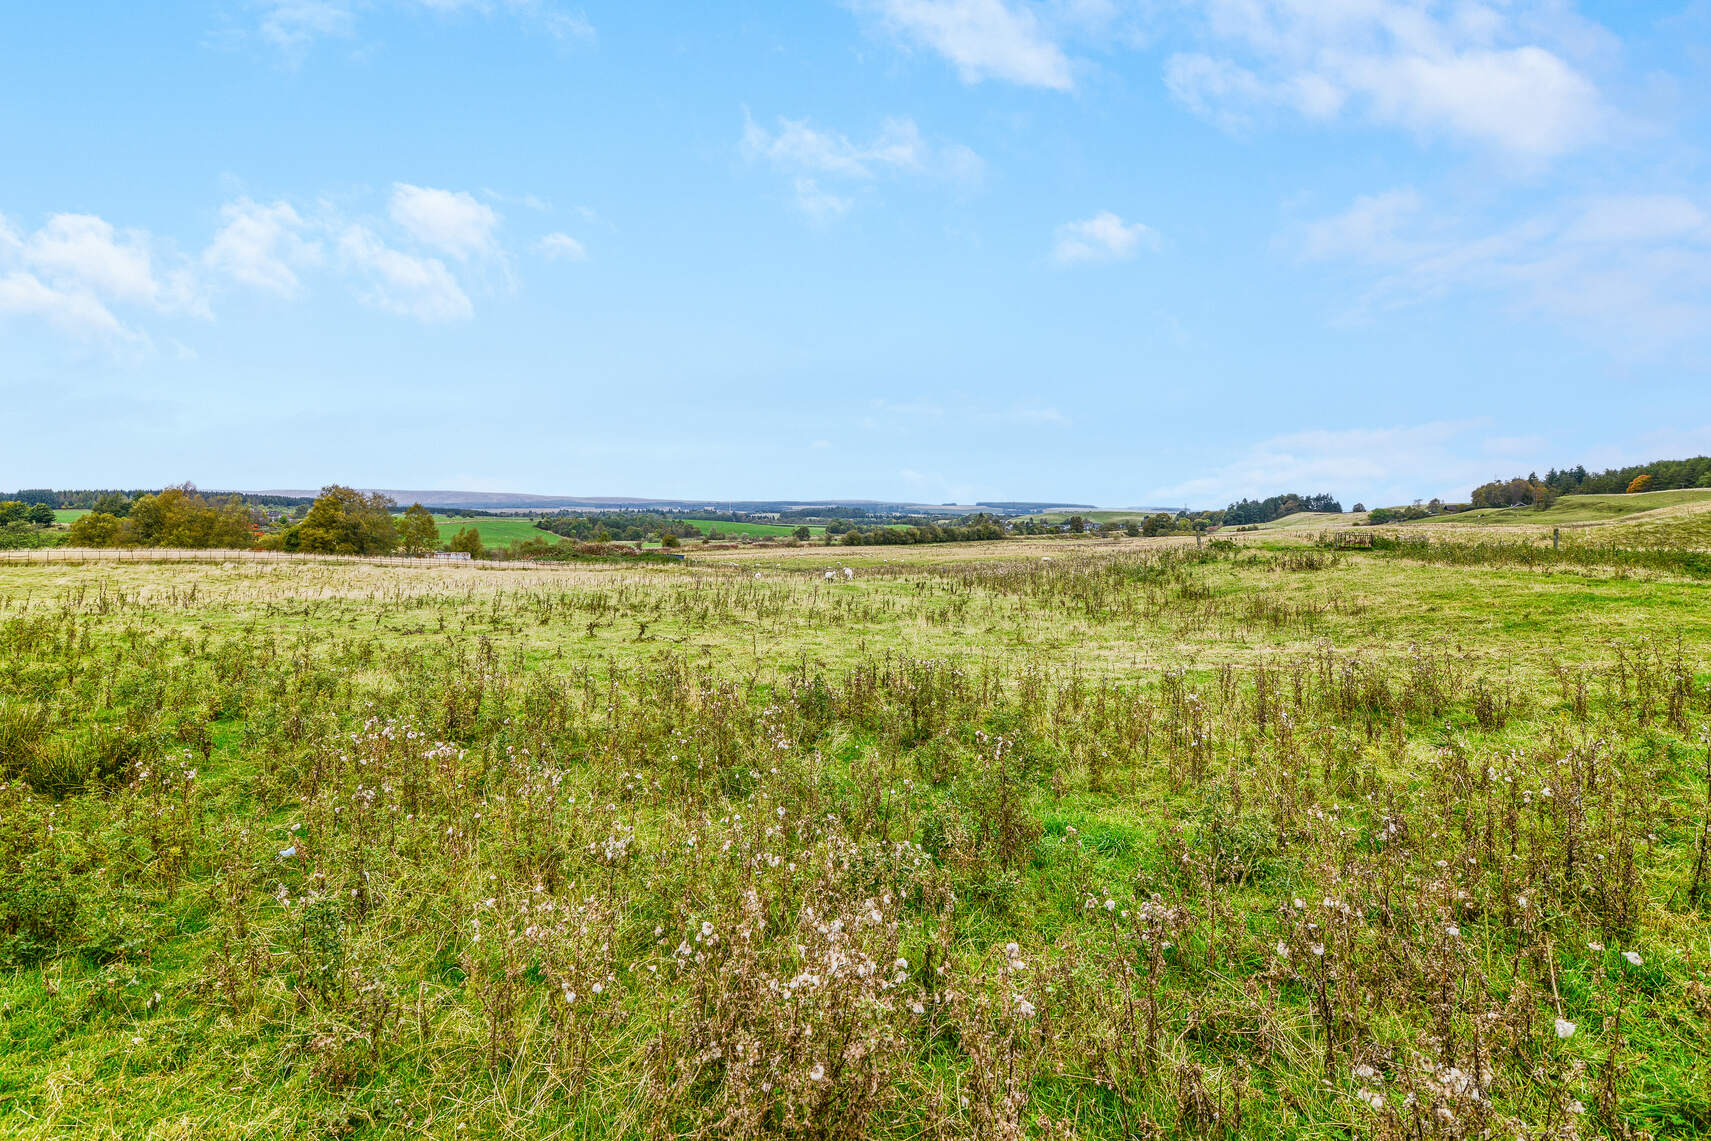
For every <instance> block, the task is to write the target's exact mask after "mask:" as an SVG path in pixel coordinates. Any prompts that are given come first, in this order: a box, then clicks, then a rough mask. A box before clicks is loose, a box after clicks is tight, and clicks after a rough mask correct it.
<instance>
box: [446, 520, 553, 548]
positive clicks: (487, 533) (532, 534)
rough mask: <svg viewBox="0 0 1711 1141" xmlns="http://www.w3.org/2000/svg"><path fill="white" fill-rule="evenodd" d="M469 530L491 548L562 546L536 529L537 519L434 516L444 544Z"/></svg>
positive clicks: (549, 535)
mask: <svg viewBox="0 0 1711 1141" xmlns="http://www.w3.org/2000/svg"><path fill="white" fill-rule="evenodd" d="M466 527H473V528H475V529H476V530H477V531H479V532H480V533H481V541H482V543H484V544H486V545H487V546H489V547H505V546H509V545H510V544H512V543H526V542H528V541H530V540H531V539H544V540H546V541H547V542H549V543H556V542H558V536H556V535H552V534H549V533H547V532H546V531H543V530H541V529H540V528H539V527H536V526H535V521H534V520H533V519H524V518H510V517H505V516H497V515H486V516H463V515H438V514H436V515H435V516H434V530H436V531H437V532H439V536H440V542H442V543H449V542H450V541H451V538H452V536H453V535H456V534H457V533H458V532H459V531H462V530H463V529H464V528H466Z"/></svg>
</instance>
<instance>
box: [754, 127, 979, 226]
mask: <svg viewBox="0 0 1711 1141" xmlns="http://www.w3.org/2000/svg"><path fill="white" fill-rule="evenodd" d="M740 150H741V152H742V154H743V156H744V157H745V158H747V159H749V160H750V161H751V162H753V161H763V162H766V163H767V164H768V165H770V166H772V167H773V168H774V169H776V170H778V171H780V172H782V173H784V174H787V175H789V176H790V186H791V189H792V191H793V192H794V194H795V198H796V205H797V207H798V208H799V209H800V210H802V212H803V213H805V214H807V215H808V216H810V217H812V218H815V219H816V220H821V221H824V220H826V219H830V218H834V217H836V216H838V215H840V214H843V213H845V212H846V211H848V210H849V209H850V207H852V206H853V205H855V199H853V198H852V197H850V196H849V195H848V194H847V193H843V192H842V191H844V190H845V189H847V188H849V187H852V186H865V185H871V184H872V183H874V182H876V181H877V180H879V179H880V178H881V177H883V176H888V175H889V176H895V175H909V176H913V177H921V178H928V179H938V180H940V181H942V182H949V183H955V184H961V185H970V184H973V183H977V182H979V181H980V179H981V178H982V177H983V175H984V173H985V165H986V164H985V163H984V162H982V161H981V158H980V156H979V155H977V154H975V153H974V152H973V151H972V150H970V149H969V148H967V147H965V146H962V145H960V144H956V143H950V144H945V145H942V146H936V145H934V144H933V143H931V142H929V141H927V139H926V138H925V137H924V136H923V135H922V133H921V129H920V128H919V127H917V126H916V125H915V122H914V120H912V119H908V118H893V119H887V120H885V122H884V123H882V124H881V125H880V128H879V131H878V132H877V133H876V134H875V135H874V136H873V137H872V138H871V139H868V140H866V141H861V142H858V141H856V140H853V139H851V138H850V137H849V136H847V135H845V134H843V133H841V132H838V131H829V130H820V129H818V128H816V127H813V126H810V125H809V123H808V121H807V120H806V119H787V118H784V117H783V116H780V117H779V119H778V127H777V129H775V130H768V129H767V128H765V127H763V126H761V125H760V124H759V123H756V122H755V121H754V119H752V118H751V117H749V115H748V113H747V112H746V111H745V112H744V114H743V137H742V142H741V144H740ZM828 182H829V183H835V184H838V185H833V186H828V185H827V183H828Z"/></svg>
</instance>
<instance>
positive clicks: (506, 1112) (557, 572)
mask: <svg viewBox="0 0 1711 1141" xmlns="http://www.w3.org/2000/svg"><path fill="white" fill-rule="evenodd" d="M489 522H493V521H490V520H480V521H478V522H476V523H475V524H474V525H477V526H479V527H480V528H481V529H482V534H483V538H484V540H486V541H487V542H489V543H493V542H495V539H494V538H493V537H490V536H488V533H487V529H486V527H487V524H488V523H489ZM519 522H521V521H519ZM460 525H461V524H460ZM720 526H721V529H724V526H725V525H720ZM531 530H532V529H531ZM1296 538H1298V536H1296V537H1292V536H1291V535H1290V534H1289V533H1287V532H1284V533H1278V534H1275V535H1273V536H1271V537H1270V538H1268V539H1267V540H1266V545H1264V546H1261V545H1257V544H1256V545H1253V546H1248V547H1235V546H1231V545H1226V544H1218V545H1215V546H1208V547H1207V548H1204V549H1197V548H1196V547H1195V546H1194V543H1193V540H1192V539H1187V540H1182V539H1173V540H1161V541H1157V542H1154V541H1143V540H1126V541H1120V542H1118V541H1105V540H1083V541H1071V540H1052V539H1048V540H1040V541H1007V542H996V543H968V544H942V545H938V546H933V547H922V548H895V547H891V548H881V547H862V548H847V549H846V548H824V547H814V546H804V547H800V548H776V549H771V548H768V549H760V548H754V549H750V550H730V551H720V552H709V553H707V554H705V555H700V554H697V555H695V556H694V557H692V559H691V561H690V562H689V563H688V564H686V565H672V566H663V565H656V566H620V565H586V564H585V565H576V564H572V565H568V566H565V567H562V568H559V567H541V568H532V569H499V568H490V567H483V566H461V567H460V566H448V565H444V564H438V565H424V566H421V567H384V566H367V565H362V564H342V565H341V564H314V563H296V564H288V565H277V564H229V565H219V564H193V565H183V566H171V565H150V564H137V565H88V566H65V565H52V566H25V565H3V564H0V766H3V770H4V771H3V774H0V780H3V782H4V784H3V787H0V956H3V958H4V965H5V968H6V969H5V972H4V973H0V1034H3V1035H4V1038H3V1041H4V1044H5V1052H4V1055H3V1056H0V1127H3V1128H0V1132H4V1133H5V1134H6V1135H8V1136H26V1137H31V1136H33V1137H62V1136H79V1137H136V1136H149V1137H161V1138H167V1137H186V1138H188V1137H197V1138H204V1137H260V1136H266V1137H269V1138H276V1137H304V1138H309V1137H331V1136H341V1137H382V1136H398V1137H435V1138H466V1137H483V1136H519V1137H520V1136H554V1137H567V1138H568V1137H587V1138H594V1137H620V1138H630V1137H633V1138H664V1137H809V1136H812V1137H825V1138H868V1137H873V1138H911V1139H913V1138H922V1137H932V1138H947V1139H948V1138H964V1137H976V1138H991V1139H998V1138H1005V1139H1011V1138H1020V1137H1039V1138H1070V1137H1077V1138H1104V1137H1110V1138H1118V1137H1133V1136H1142V1137H1159V1138H1162V1137H1183V1138H1188V1137H1196V1138H1202V1137H1203V1138H1225V1137H1234V1136H1256V1137H1259V1136H1264V1137H1271V1136H1289V1137H1308V1136H1311V1137H1330V1136H1337V1137H1353V1136H1361V1137H1385V1138H1403V1137H1410V1138H1424V1137H1433V1138H1451V1137H1469V1138H1471V1137H1484V1136H1501V1137H1511V1136H1523V1137H1564V1138H1566V1137H1590V1136H1625V1137H1637V1136H1641V1135H1643V1134H1649V1135H1652V1136H1656V1137H1665V1136H1676V1137H1694V1136H1704V1135H1706V1133H1708V1132H1711V940H1708V939H1707V937H1706V930H1707V927H1706V920H1707V917H1708V914H1711V851H1708V844H1711V841H1708V838H1707V828H1708V826H1711V819H1708V816H1707V813H1708V812H1711V754H1708V749H1711V737H1708V727H1711V607H1707V606H1706V605H1705V602H1704V597H1705V594H1704V592H1705V589H1706V587H1705V586H1704V585H1703V583H1702V582H1700V581H1699V580H1697V579H1694V578H1690V577H1681V576H1678V575H1674V574H1672V573H1669V572H1668V571H1667V569H1666V570H1659V569H1656V568H1651V569H1648V568H1644V567H1641V568H1637V569H1636V568H1634V567H1628V566H1614V565H1612V566H1599V565H1576V566H1567V565H1563V566H1551V567H1538V566H1527V565H1515V564H1509V563H1502V564H1500V563H1498V562H1496V561H1493V562H1490V563H1480V562H1474V563H1470V564H1465V565H1463V564H1451V563H1447V562H1439V561H1428V560H1421V559H1415V558H1409V557H1407V556H1406V552H1405V551H1373V552H1366V551H1362V552H1334V551H1329V550H1324V549H1320V548H1317V547H1314V546H1310V545H1305V544H1298V543H1296V542H1295V539H1296ZM1470 549H1475V548H1470ZM1477 549H1481V550H1483V549H1487V548H1477ZM1491 549H1495V548H1491ZM845 567H848V568H850V570H851V571H852V575H851V576H848V577H846V576H845V575H844V574H843V573H842V570H843V568H845ZM828 570H832V571H834V572H835V573H834V577H833V579H832V580H830V581H829V580H827V578H826V577H825V576H826V571H828Z"/></svg>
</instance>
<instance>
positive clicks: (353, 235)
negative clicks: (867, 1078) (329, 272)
mask: <svg viewBox="0 0 1711 1141" xmlns="http://www.w3.org/2000/svg"><path fill="white" fill-rule="evenodd" d="M339 254H340V256H341V257H342V258H343V260H344V263H345V265H346V266H347V267H348V268H349V269H350V270H351V271H352V272H353V273H355V274H356V275H357V276H358V277H359V278H360V279H361V280H362V281H363V282H364V283H365V284H363V285H361V286H359V287H358V289H357V296H358V297H359V298H360V299H361V300H362V301H364V302H365V303H367V304H369V305H372V306H374V307H375V308H377V309H383V310H385V311H386V312H388V313H396V314H398V315H399V316H402V317H413V318H415V319H416V320H418V321H421V322H423V323H424V324H431V323H434V322H439V321H461V320H468V319H469V318H470V317H471V316H473V315H474V313H475V307H474V306H473V305H471V304H470V301H469V296H468V295H467V294H466V293H464V291H463V288H462V287H461V286H459V285H458V283H457V279H456V278H455V277H453V276H452V273H451V271H450V270H448V269H447V268H446V265H445V263H444V262H442V261H440V260H439V259H438V258H424V257H416V256H414V255H412V254H407V253H403V252H402V251H399V250H395V249H393V248H392V247H390V246H388V245H387V244H386V243H385V242H383V241H382V240H381V239H380V238H379V237H377V236H376V235H375V234H374V232H373V231H371V230H369V229H368V228H367V227H365V226H360V225H352V226H348V227H346V228H345V230H344V232H343V233H342V234H340V235H339Z"/></svg>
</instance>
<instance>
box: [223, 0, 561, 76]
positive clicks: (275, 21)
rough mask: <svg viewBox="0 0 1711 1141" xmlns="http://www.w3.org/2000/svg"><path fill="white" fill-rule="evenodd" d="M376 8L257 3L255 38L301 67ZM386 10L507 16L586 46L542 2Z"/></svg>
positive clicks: (429, 3) (424, 0)
mask: <svg viewBox="0 0 1711 1141" xmlns="http://www.w3.org/2000/svg"><path fill="white" fill-rule="evenodd" d="M378 6H380V5H378V4H376V3H373V2H371V0H369V2H365V0H261V3H260V8H261V22H260V24H259V25H258V27H257V31H258V33H259V34H260V36H261V38H262V39H263V40H264V41H266V42H267V43H269V44H271V45H272V46H273V47H275V48H278V49H279V50H280V51H281V52H282V53H283V54H284V55H285V57H286V59H287V60H288V61H290V62H291V63H292V64H297V63H301V62H302V60H303V58H304V57H305V56H306V55H307V54H308V50H309V48H310V47H311V46H312V45H313V44H314V42H315V41H316V40H320V39H328V38H332V37H346V38H348V37H351V36H355V35H356V34H357V17H358V14H359V13H360V12H362V11H365V10H368V9H372V8H375V7H378ZM389 6H390V7H392V8H394V9H398V10H402V11H406V12H411V11H414V12H433V13H438V14H439V15H441V16H453V15H461V14H463V13H466V12H467V13H472V14H476V15H481V16H489V15H493V14H495V13H507V14H510V15H513V16H515V17H517V18H518V20H519V21H521V22H522V23H524V24H525V25H531V26H533V27H536V28H538V29H540V30H541V31H544V32H545V33H546V34H547V35H549V36H551V37H552V38H553V39H555V40H558V41H560V42H561V43H572V42H575V43H588V42H591V41H592V40H593V39H594V38H595V32H594V25H592V24H590V23H589V22H588V19H587V17H586V16H584V15H583V14H582V13H581V12H575V11H566V10H564V9H561V8H558V7H555V6H554V5H552V4H549V3H546V2H545V0H394V2H393V3H392V4H390V5H389Z"/></svg>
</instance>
